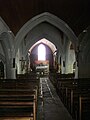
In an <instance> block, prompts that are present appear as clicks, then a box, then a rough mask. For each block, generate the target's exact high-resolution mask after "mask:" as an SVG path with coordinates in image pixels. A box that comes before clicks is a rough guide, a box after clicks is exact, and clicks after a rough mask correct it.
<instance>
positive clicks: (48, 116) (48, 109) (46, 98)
mask: <svg viewBox="0 0 90 120" xmlns="http://www.w3.org/2000/svg"><path fill="white" fill-rule="evenodd" d="M37 120H73V119H72V117H71V116H70V114H69V112H68V111H67V109H66V108H65V107H64V105H63V103H62V102H61V100H60V98H59V97H58V95H57V93H56V91H55V88H54V86H53V85H52V83H51V82H50V80H49V79H48V77H44V78H40V96H39V100H38V113H37Z"/></svg>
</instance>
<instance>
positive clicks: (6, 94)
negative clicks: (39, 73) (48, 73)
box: [0, 79, 39, 120]
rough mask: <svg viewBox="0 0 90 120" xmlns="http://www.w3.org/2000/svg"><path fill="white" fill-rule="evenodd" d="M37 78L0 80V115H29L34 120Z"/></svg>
mask: <svg viewBox="0 0 90 120" xmlns="http://www.w3.org/2000/svg"><path fill="white" fill-rule="evenodd" d="M38 86H39V80H37V79H33V80H31V79H12V80H11V79H4V80H1V81H0V116H1V117H3V116H4V117H5V116H9V117H10V116H24V117H26V116H29V117H31V118H33V120H36V110H37V94H38Z"/></svg>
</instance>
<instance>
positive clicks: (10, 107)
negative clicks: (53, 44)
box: [0, 73, 90, 120]
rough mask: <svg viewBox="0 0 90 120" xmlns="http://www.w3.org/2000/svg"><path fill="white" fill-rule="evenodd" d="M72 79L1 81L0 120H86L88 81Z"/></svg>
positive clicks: (89, 109)
mask: <svg viewBox="0 0 90 120" xmlns="http://www.w3.org/2000/svg"><path fill="white" fill-rule="evenodd" d="M72 76H73V75H72V74H70V75H64V74H63V75H61V74H57V73H53V74H49V75H48V76H37V75H36V74H35V73H34V74H29V75H19V76H18V77H17V79H1V80H0V120H50V119H52V120H89V119H90V115H89V114H90V80H89V79H86V78H85V79H73V78H72ZM61 77H63V78H61Z"/></svg>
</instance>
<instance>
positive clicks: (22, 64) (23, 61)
mask: <svg viewBox="0 0 90 120" xmlns="http://www.w3.org/2000/svg"><path fill="white" fill-rule="evenodd" d="M19 61H21V71H23V69H24V67H25V61H26V60H24V59H23V57H22V58H21V60H19Z"/></svg>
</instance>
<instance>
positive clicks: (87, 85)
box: [50, 74, 90, 120]
mask: <svg viewBox="0 0 90 120" xmlns="http://www.w3.org/2000/svg"><path fill="white" fill-rule="evenodd" d="M62 76H63V77H62ZM51 78H53V80H51V81H52V82H53V84H54V85H55V88H56V91H57V93H58V95H59V96H60V99H61V100H62V102H63V103H64V105H65V107H66V108H67V110H68V111H69V112H70V114H71V115H72V117H73V119H74V120H90V78H79V79H74V78H73V75H65V76H64V75H60V74H57V75H55V74H54V76H53V77H50V79H51Z"/></svg>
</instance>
